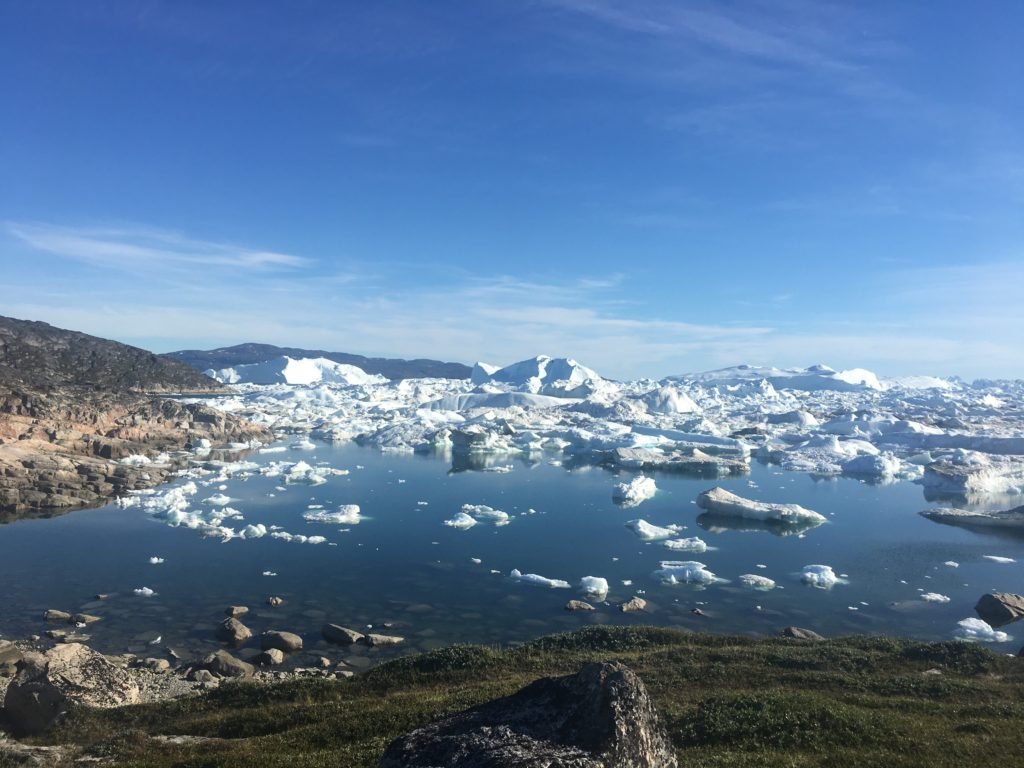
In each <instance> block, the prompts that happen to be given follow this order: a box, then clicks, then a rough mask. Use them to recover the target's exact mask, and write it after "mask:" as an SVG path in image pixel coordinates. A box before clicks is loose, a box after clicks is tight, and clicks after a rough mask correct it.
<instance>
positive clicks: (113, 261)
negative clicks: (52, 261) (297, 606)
mask: <svg viewBox="0 0 1024 768" xmlns="http://www.w3.org/2000/svg"><path fill="white" fill-rule="evenodd" d="M4 228H5V229H6V230H7V232H8V233H9V234H11V235H13V236H14V237H15V238H17V239H18V240H20V241H21V242H23V243H25V244H26V245H28V246H30V247H31V248H33V249H35V250H37V251H43V252H45V253H49V254H53V255H55V256H60V257H63V258H67V259H74V260H76V261H81V262H86V263H89V264H93V265H96V266H102V267H112V268H121V269H126V270H129V271H137V270H140V269H151V268H167V267H176V266H188V267H196V266H202V267H210V268H227V269H234V270H261V271H271V270H295V269H300V268H302V267H307V266H309V265H311V263H312V262H311V261H310V260H309V259H306V258H303V257H300V256H293V255H291V254H288V253H278V252H275V251H264V250H257V249H252V248H246V247H244V246H240V245H235V244H232V243H220V242H212V241H209V240H194V239H191V238H188V237H184V236H182V235H180V234H177V233H175V232H166V231H162V230H154V229H146V228H74V227H61V226H55V225H52V224H45V223H35V222H31V223H22V222H12V221H9V222H5V224H4Z"/></svg>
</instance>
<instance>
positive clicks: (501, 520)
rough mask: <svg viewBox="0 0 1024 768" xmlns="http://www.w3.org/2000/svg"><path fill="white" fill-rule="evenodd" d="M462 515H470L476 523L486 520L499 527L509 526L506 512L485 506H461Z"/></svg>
mask: <svg viewBox="0 0 1024 768" xmlns="http://www.w3.org/2000/svg"><path fill="white" fill-rule="evenodd" d="M462 514H465V515H472V516H473V517H474V518H476V520H477V522H479V521H481V520H486V521H487V522H489V523H494V524H495V525H499V526H500V525H508V524H509V515H508V512H502V511H501V510H500V509H494V508H493V507H489V506H487V505H486V504H463V505H462ZM456 517H457V516H456Z"/></svg>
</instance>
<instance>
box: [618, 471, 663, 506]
mask: <svg viewBox="0 0 1024 768" xmlns="http://www.w3.org/2000/svg"><path fill="white" fill-rule="evenodd" d="M657 490H658V488H657V486H655V484H654V478H652V477H644V476H643V475H640V476H638V477H634V478H633V479H632V480H630V481H629V482H628V483H619V484H618V485H616V486H615V489H614V490H613V491H612V501H614V502H615V503H616V504H621V505H622V506H624V507H636V506H638V505H640V504H641V503H642V502H644V501H647V499H650V498H653V497H654V494H655V493H656V492H657Z"/></svg>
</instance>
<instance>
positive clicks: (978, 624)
mask: <svg viewBox="0 0 1024 768" xmlns="http://www.w3.org/2000/svg"><path fill="white" fill-rule="evenodd" d="M953 636H954V637H955V638H956V639H957V640H967V641H969V642H982V643H1006V642H1009V641H1010V640H1013V638H1012V637H1011V636H1010V635H1008V634H1006V633H1005V632H1000V631H999V630H996V629H993V628H992V627H991V626H990V625H989V624H988V622H985V621H982V620H981V619H973V618H971V619H963V620H961V621H958V622H957V628H956V630H954V631H953Z"/></svg>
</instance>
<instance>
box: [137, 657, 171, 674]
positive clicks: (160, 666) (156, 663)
mask: <svg viewBox="0 0 1024 768" xmlns="http://www.w3.org/2000/svg"><path fill="white" fill-rule="evenodd" d="M142 666H144V667H145V668H146V669H148V670H150V671H151V672H167V671H168V670H170V668H171V662H169V661H168V660H167V659H146V660H145V661H144V662H142Z"/></svg>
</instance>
